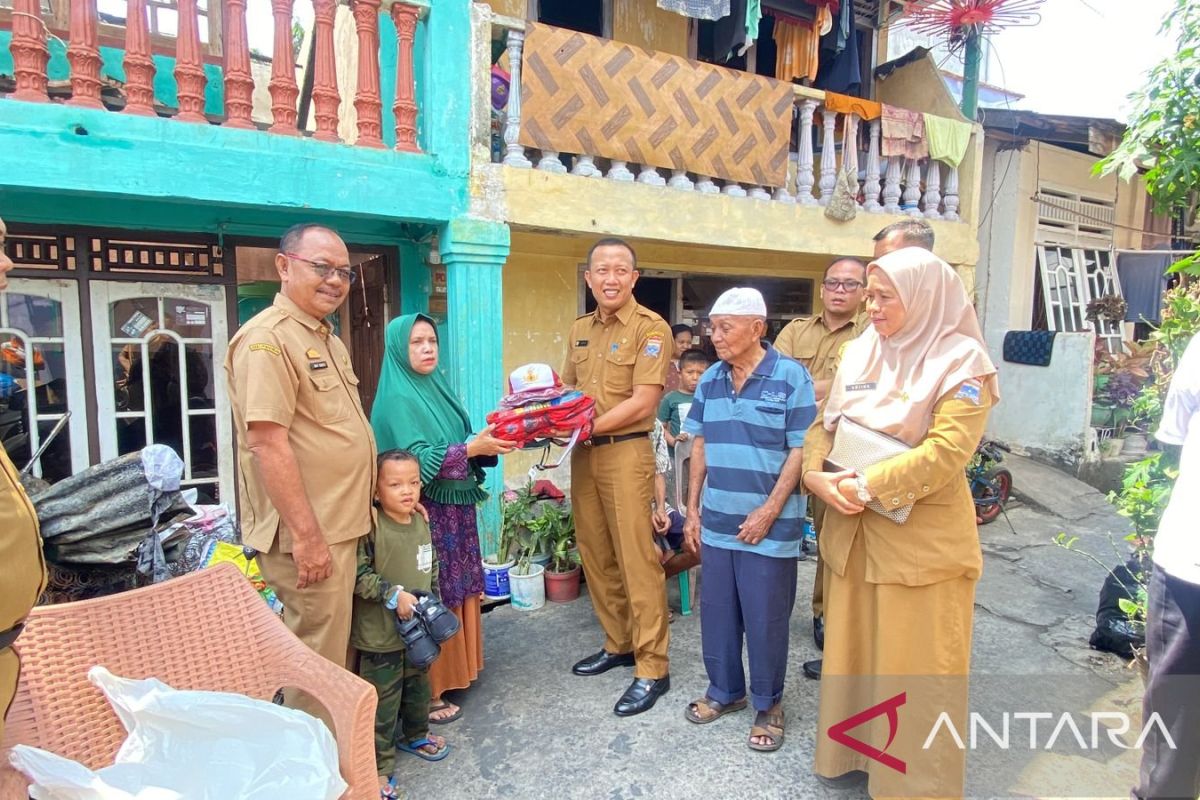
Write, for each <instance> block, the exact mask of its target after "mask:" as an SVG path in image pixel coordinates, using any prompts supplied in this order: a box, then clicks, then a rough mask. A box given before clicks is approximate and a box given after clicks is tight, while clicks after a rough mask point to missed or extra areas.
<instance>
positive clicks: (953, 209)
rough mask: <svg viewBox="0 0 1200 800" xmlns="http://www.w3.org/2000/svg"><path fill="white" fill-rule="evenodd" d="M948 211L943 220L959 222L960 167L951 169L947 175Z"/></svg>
mask: <svg viewBox="0 0 1200 800" xmlns="http://www.w3.org/2000/svg"><path fill="white" fill-rule="evenodd" d="M945 206H946V211H945V213H943V214H942V219H948V220H950V221H951V222H958V167H951V168H950V172H949V173H948V174H947V175H946V200H945Z"/></svg>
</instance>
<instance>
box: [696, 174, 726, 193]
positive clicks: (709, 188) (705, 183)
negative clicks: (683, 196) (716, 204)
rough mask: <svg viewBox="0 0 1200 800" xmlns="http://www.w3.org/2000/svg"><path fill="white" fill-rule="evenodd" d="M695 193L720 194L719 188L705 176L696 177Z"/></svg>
mask: <svg viewBox="0 0 1200 800" xmlns="http://www.w3.org/2000/svg"><path fill="white" fill-rule="evenodd" d="M696 191H697V192H699V193H700V194H720V193H721V187H720V186H717V184H715V183H713V179H712V178H710V177H708V176H707V175H696Z"/></svg>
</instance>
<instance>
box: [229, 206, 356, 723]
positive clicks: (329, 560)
mask: <svg viewBox="0 0 1200 800" xmlns="http://www.w3.org/2000/svg"><path fill="white" fill-rule="evenodd" d="M275 269H276V270H277V271H278V272H279V281H280V288H279V294H277V295H275V301H274V303H273V304H272V305H271V307H270V308H267V309H265V310H263V311H262V312H261V313H259V314H257V315H255V317H254V318H253V319H251V320H250V321H249V322H247V323H246V324H245V325H243V326H242V328H241V330H239V331H238V333H237V335H236V336H234V337H233V340H232V341H230V343H229V353H228V355H227V356H226V359H225V374H226V378H227V379H228V382H229V397H230V400H231V402H232V405H233V415H234V422H235V425H236V432H237V437H238V466H239V481H238V482H239V486H238V489H239V499H240V501H241V528H242V539H243V541H244V542H245V544H246V545H248V546H249V547H253V548H254V549H255V550H258V552H259V566H260V568H261V569H262V573H263V577H264V578H265V579H266V580H267V582H268V583H269V584H271V586H272V587H274V589H275V591H276V592H277V593H278V595H279V599H280V600H281V601H282V602H283V608H284V612H283V620H284V622H285V623H286V624H287V626H288V628H290V629H291V630H292V632H293V633H295V634H296V635H297V636H298V637H300V639H301V640H303V641H304V643H305V644H307V645H308V646H309V647H311V648H312V649H313V650H315V651H316V652H317V653H319V654H321V655H322V656H324V657H325V658H327V659H329V660H330V661H332V662H334V663H335V664H337V665H339V666H341V667H345V666H346V653H347V649H348V647H349V643H350V609H351V598H352V596H353V592H354V580H355V568H356V550H357V546H358V539H359V537H361V536H364V535H365V534H367V533H368V532H369V531H370V529H371V515H370V509H371V498H372V496H373V493H374V490H375V439H374V437H373V436H372V434H371V424H370V422H369V421H368V419H367V417H366V415H365V414H364V413H363V409H362V405H361V403H360V402H359V399H358V378H357V376H355V374H354V369H353V368H352V367H351V365H350V353H349V352H348V351H347V350H346V346H345V345H344V344H343V343H342V341H341V339H339V338H338V337H337V336H335V335H334V333H333V329H332V326H331V325H330V323H329V321H328V319H327V318H328V317H329V316H330V315H331V314H333V313H334V312H335V311H337V309H338V308H339V307H340V306H341V305H342V303H343V302H344V301H345V299H346V297H347V295H348V294H349V292H350V286H351V284H353V283H354V282H355V280H356V279H357V277H358V276H357V275H356V274H355V272H354V270H353V269H352V268H351V266H350V254H349V252H348V251H347V249H346V244H345V242H343V241H342V239H341V237H339V236H338V235H337V233H335V232H334V231H333V230H331V229H329V228H326V227H324V226H322V225H315V224H304V225H296V226H294V227H292V228H289V229H288V230H287V232H286V233H284V235H283V238H282V239H281V240H280V242H279V253H277V254H276V255H275ZM288 705H292V706H295V707H298V708H303V709H304V710H306V711H309V712H310V713H313V714H315V715H316V716H319V717H323V718H324V717H325V716H326V715H324V714H322V713H320V712H321V709H320V707H319V706H318V705H316V704H315V703H314V702H313V701H311V700H310V699H309V698H306V697H292V696H289V697H288Z"/></svg>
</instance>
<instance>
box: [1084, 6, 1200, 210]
mask: <svg viewBox="0 0 1200 800" xmlns="http://www.w3.org/2000/svg"><path fill="white" fill-rule="evenodd" d="M1162 32H1163V33H1165V34H1174V36H1175V38H1176V39H1177V41H1178V47H1177V48H1174V49H1175V51H1176V52H1174V53H1170V54H1168V55H1167V56H1166V57H1165V58H1163V60H1162V61H1160V62H1159V63H1158V64H1157V65H1156V66H1155V67H1154V68H1153V69H1152V70H1151V71H1150V74H1149V76H1148V77H1147V81H1146V86H1145V88H1143V89H1142V90H1141V91H1138V92H1135V93H1134V94H1133V95H1131V96H1130V99H1131V100H1133V102H1134V110H1133V114H1132V116H1131V118H1130V122H1129V127H1128V129H1127V130H1126V132H1125V137H1124V139H1123V140H1122V141H1121V145H1120V146H1119V147H1118V148H1117V149H1116V150H1114V151H1113V153H1112V154H1111V155H1109V156H1108V157H1107V158H1105V159H1104V160H1103V161H1101V162H1100V163H1099V164H1098V165H1097V170H1098V171H1099V172H1100V173H1101V174H1108V173H1111V172H1114V171H1115V172H1116V173H1117V174H1118V175H1120V177H1121V178H1122V179H1124V180H1129V178H1131V177H1132V176H1133V175H1134V173H1135V172H1137V170H1138V169H1139V167H1143V166H1146V167H1148V169H1147V171H1146V174H1145V180H1146V190H1147V192H1149V194H1150V196H1151V197H1152V198H1154V201H1155V206H1156V208H1157V210H1158V211H1160V212H1165V211H1169V210H1174V209H1179V208H1184V207H1186V206H1187V204H1188V203H1189V201H1190V199H1191V194H1192V192H1193V191H1195V190H1196V189H1197V188H1198V187H1200V3H1196V2H1195V0H1175V7H1174V8H1173V9H1172V10H1171V11H1170V12H1169V13H1168V14H1167V16H1166V19H1164V20H1163V25H1162Z"/></svg>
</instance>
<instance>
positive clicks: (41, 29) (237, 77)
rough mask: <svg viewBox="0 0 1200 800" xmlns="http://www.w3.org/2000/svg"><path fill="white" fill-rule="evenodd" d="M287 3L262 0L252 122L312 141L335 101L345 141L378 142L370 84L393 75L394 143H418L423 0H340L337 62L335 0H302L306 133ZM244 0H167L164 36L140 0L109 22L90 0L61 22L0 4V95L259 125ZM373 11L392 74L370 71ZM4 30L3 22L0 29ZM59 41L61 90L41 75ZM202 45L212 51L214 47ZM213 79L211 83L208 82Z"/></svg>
mask: <svg viewBox="0 0 1200 800" xmlns="http://www.w3.org/2000/svg"><path fill="white" fill-rule="evenodd" d="M305 1H306V0H301V2H305ZM295 2H296V0H271V12H272V17H273V21H274V28H273V40H272V41H273V52H272V57H271V62H270V71H271V73H270V80H269V84H268V90H269V93H270V108H271V122H270V125H269V127H267V126H262V127H267V131H268V132H269V133H272V134H277V135H283V136H301V135H311V136H312V138H314V139H317V140H321V141H327V142H338V141H340V138H339V136H338V132H337V131H338V121H339V113H338V112H339V107H340V106H341V104H342V103H343V102H353V105H354V110H355V112H356V126H357V138H356V141H355V142H354V144H355V145H356V146H358V147H366V148H385V147H386V145H385V143H384V136H383V115H382V100H381V89H380V85H381V84H380V81H381V80H394V81H395V83H396V91H395V103H394V105H393V112H394V116H395V126H396V136H395V141H396V149H397V150H402V151H407V152H420V147H419V145H418V143H417V141H418V136H417V112H418V108H417V101H416V81H415V78H414V71H413V44H414V40H415V36H416V30H417V26H418V24H419V23H420V22H421V19H422V17H424V16H425V14H426V12H427V10H428V5H429V4H428V2H427V0H395V2H390V0H350V2H349V7H350V10H351V12H352V14H353V20H354V26H355V34H356V40H357V48H356V49H357V55H356V56H355V57H354V58H351V57H350V56H349V55H347V56H346V58H345V60H344V61H340V60H339V55H340V54H339V53H338V52H337V45H336V43H335V35H334V23H335V14H336V12H337V6H338V4H339V2H338V0H311V2H312V5H313V12H314V17H315V23H314V30H313V31H312V40H311V41H312V45H311V46H312V48H313V54H312V59H311V64H312V69H311V75H309V76H308V79H307V80H306V83H308V84H310V85H311V90H310V91H306V95H307V97H308V98H309V99H310V100H311V104H312V109H313V114H312V116H313V120H314V121H315V128H314V129H313V130H306V128H305V121H304V120H303V119H300V118H299V117H300V114H299V109H298V104H297V100H298V98H299V96H300V93H301V90H300V87H299V85H298V83H297V69H296V58H295V54H294V51H293V40H292V36H293V32H292V12H293V6H294V4H295ZM246 3H247V0H209V2H208V6H206V7H203V10H202V7H201V5H200V4H199V2H198V0H177V4H176V10H177V13H178V23H177V29H176V32H175V35H174V36H173V37H170V39H169V40H167V42H166V44H165V45H164V42H163V38H164V37H161V36H157V37H152V35H151V30H150V25H149V22H148V16H147V14H148V5H149V4H148V3H147V0H126V16H125V19H124V20H118V22H120V23H121V24H120V25H114V24H113V21H112V20H111V19H109V18H108V17H103V18H102V16H101V15H100V14H99V13H98V12H97V7H96V0H69V19H67V20H56V19H54V15H53V14H50V13H47V12H44V11H43V7H42V6H43V3H42V2H41V0H12V10H11V11H9V12H6V13H4V12H0V49H2V48H3V44H4V41H5V40H6V39H7V44H8V50H9V53H10V55H11V57H12V64H13V81H14V83H15V90H14V91H13V92H12V93H11V94H10V95H9V97H10V99H13V100H18V101H23V102H26V103H49V102H64V101H65V102H66V103H67V104H68V105H73V106H80V107H85V108H94V109H106V108H107V109H108V110H110V111H115V112H118V113H122V114H131V115H140V116H169V117H172V118H173V119H175V120H178V121H179V122H184V123H199V124H215V125H219V126H222V127H226V128H242V129H254V128H257V127H260V126H259V125H258V124H256V122H255V121H254V120H253V119H252V117H251V114H252V110H253V104H254V102H253V95H254V90H255V81H254V74H253V72H254V67H255V66H256V65H255V64H252V58H251V52H250V47H249V43H248V38H247V32H246ZM214 12H215V13H214ZM381 13H390V16H391V18H392V21H393V22H394V23H395V31H396V34H395V35H396V38H397V43H396V53H397V59H396V74H395V75H394V76H391V75H388V76H381V75H380V14H381ZM5 18H7V19H8V20H10V24H9V25H5V24H4V23H3V20H4V19H5ZM202 18H203V19H204V21H205V22H206V23H207V24H209V25H210V26H212V27H215V28H216V36H217V39H218V40H219V41H218V42H217V46H215V47H214V46H213V42H211V41H210V42H208V44H205V43H203V42H202V36H201V19H202ZM214 18H215V19H214ZM214 23H215V24H214ZM6 27H7V28H10V30H9V31H5V30H4V28H6ZM5 33H7V34H8V35H7V36H4V34H5ZM64 38H66V40H67V41H66V42H64V41H63V39H64ZM207 38H212V36H211V35H210V36H209V37H207ZM64 44H65V50H66V53H65V55H66V60H67V62H69V65H70V67H69V77H68V79H67V81H66V83H69V86H67V87H63V86H59V85H57V84H61V83H64V81H62V80H61V78H62V75H61V74H59V75H52V72H51V55H52V47H51V45H53V46H54V47H55V48H57V49H59V50H61V49H62V47H63V45H64ZM102 50H103V52H102ZM214 52H216V53H219V55H218V56H214V55H213V53H214ZM102 56H103V57H102ZM172 58H173V70H172V72H171V75H170V76H169V78H168V79H167V80H166V81H164V80H163V78H164V77H167V76H162V75H157V76H156V72H158V71H159V70H161V69H162V68H163V66H164V65H169V64H171V63H172V62H171V59H172ZM214 62H216V63H215V64H214ZM339 63H350V64H353V68H354V69H355V70H356V78H357V80H356V83H355V85H356V89H355V92H354V97H353V98H342V97H341V96H340V93H339V90H338V74H337V73H338V66H337V65H338V64H339ZM214 66H215V67H216V69H215V70H214V69H213V67H214ZM102 71H103V75H102ZM172 79H173V80H172ZM214 81H215V82H216V83H217V84H219V85H218V86H215V87H214V86H212V85H211V84H212V82H214ZM164 84H166V85H167V86H169V87H170V89H171V90H172V91H168V92H166V93H165V94H166V97H164V92H163V85H164ZM114 87H115V92H114V91H113V89H114ZM52 88H53V89H54V91H53V92H51V91H50V89H52ZM102 89H104V90H105V91H104V92H103V95H102ZM214 89H215V90H216V91H215V94H217V95H218V96H219V97H221V102H220V104H219V106H218V108H219V110H220V111H221V112H223V113H217V114H214V113H212V111H213V109H212V99H211V98H212V96H213V94H214ZM165 103H170V104H171V105H172V106H173V107H167V106H165V105H164V104H165Z"/></svg>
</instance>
